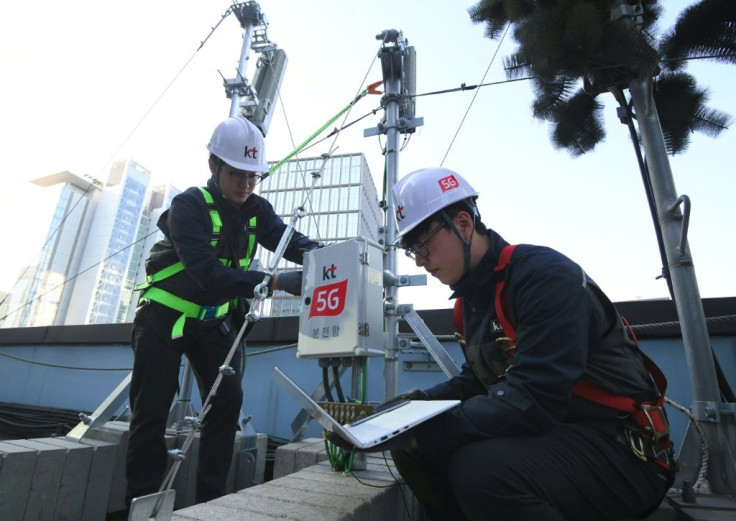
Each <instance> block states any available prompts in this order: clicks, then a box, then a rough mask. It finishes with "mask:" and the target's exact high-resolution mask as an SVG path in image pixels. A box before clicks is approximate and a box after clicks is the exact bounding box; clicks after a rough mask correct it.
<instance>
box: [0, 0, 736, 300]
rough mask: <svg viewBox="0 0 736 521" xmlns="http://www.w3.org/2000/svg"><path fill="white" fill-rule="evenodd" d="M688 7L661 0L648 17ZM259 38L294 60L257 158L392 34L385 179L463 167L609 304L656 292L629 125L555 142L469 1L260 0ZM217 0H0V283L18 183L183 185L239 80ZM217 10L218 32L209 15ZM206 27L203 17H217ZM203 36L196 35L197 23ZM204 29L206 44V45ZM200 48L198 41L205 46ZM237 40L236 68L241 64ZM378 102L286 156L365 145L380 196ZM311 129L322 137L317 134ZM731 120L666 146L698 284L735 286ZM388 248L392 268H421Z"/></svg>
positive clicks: (713, 69) (369, 101) (655, 257)
mask: <svg viewBox="0 0 736 521" xmlns="http://www.w3.org/2000/svg"><path fill="white" fill-rule="evenodd" d="M691 3H692V2H689V1H684V0H668V1H666V2H660V4H662V5H663V7H664V8H665V12H664V16H663V17H662V18H661V19H660V28H661V29H664V28H667V27H669V26H670V25H671V24H672V23H673V22H674V20H675V16H676V14H677V13H678V12H680V11H681V10H682V9H683V8H684V7H685V6H687V5H690V4H691ZM259 5H260V7H261V9H262V11H263V13H264V14H265V16H266V18H267V20H268V22H269V26H268V37H269V39H270V40H271V41H272V42H273V43H275V44H276V45H277V46H278V47H279V48H281V49H284V51H285V52H286V54H287V56H288V60H289V61H288V65H287V68H286V74H285V77H284V82H283V85H282V89H281V94H280V99H279V103H278V107H277V109H276V112H275V114H274V116H273V119H272V122H271V127H270V130H269V132H268V135H267V136H266V146H267V156H268V159H269V160H271V161H275V160H279V159H281V158H283V157H284V156H286V155H287V154H289V153H290V152H291V151H292V150H293V148H294V147H295V146H296V144H299V143H301V142H302V141H303V140H304V139H306V138H307V137H308V136H309V135H310V134H312V133H313V132H314V131H316V130H317V129H318V128H319V127H321V126H322V125H323V124H324V123H325V122H327V121H328V120H329V119H330V118H331V117H332V116H334V115H335V114H336V113H338V112H339V111H340V110H341V109H342V108H343V107H345V106H346V105H347V104H348V103H349V102H350V101H351V100H352V99H353V98H354V97H355V95H356V94H357V93H358V92H360V91H361V90H362V89H364V88H365V87H366V86H367V85H368V84H369V83H373V82H375V81H378V80H381V79H382V73H381V67H380V60H378V58H377V53H378V51H379V46H380V42H379V41H378V40H376V35H377V34H379V33H380V32H381V31H383V30H385V29H398V30H401V31H402V32H403V35H404V37H405V38H406V39H407V40H408V43H409V45H411V46H413V47H414V48H415V49H416V53H417V82H416V83H417V93H418V94H425V93H432V92H436V91H440V90H446V89H455V88H458V87H460V86H461V85H462V84H467V85H475V84H480V83H488V82H501V83H500V84H498V85H493V86H487V87H483V88H481V89H476V90H467V91H462V92H453V93H447V94H436V95H427V96H420V97H418V98H417V104H416V115H417V116H418V117H422V118H423V121H424V124H423V126H421V127H420V128H418V129H417V131H416V132H415V133H414V134H413V135H411V137H410V138H409V139H408V142H406V143H404V142H403V141H402V149H401V152H400V154H399V171H398V176H399V177H402V176H404V175H406V174H407V173H409V172H411V171H413V170H416V169H419V168H424V167H430V166H444V167H447V168H452V169H454V170H456V171H457V172H459V173H460V174H461V175H462V176H464V177H465V179H466V180H467V181H469V182H470V183H471V184H472V185H473V186H474V188H475V189H476V190H477V191H478V192H479V193H480V198H479V207H480V211H481V216H482V219H483V221H484V222H485V223H486V224H487V225H488V226H490V227H491V228H493V229H495V230H496V231H498V232H499V233H500V234H501V235H502V236H503V237H504V238H505V239H506V240H508V241H509V242H511V243H531V244H540V245H545V246H550V247H553V248H555V249H557V250H559V251H561V252H562V253H564V254H566V255H567V256H569V257H571V258H572V259H573V260H575V261H576V262H578V263H579V264H580V265H582V266H583V268H584V269H585V270H586V272H587V273H588V274H589V275H590V276H591V277H592V278H593V279H595V280H596V281H597V282H598V284H599V285H600V286H601V287H602V288H603V289H604V291H605V292H606V293H607V294H608V295H609V297H611V299H612V300H614V301H626V300H635V299H654V298H667V297H668V292H667V287H666V284H665V282H664V281H663V280H661V279H657V276H658V275H659V274H660V273H661V261H660V258H659V251H658V247H657V242H656V238H655V234H654V228H653V224H652V220H651V216H650V213H649V208H648V205H647V201H646V197H645V193H644V189H643V186H642V181H641V177H640V174H639V171H638V167H637V164H636V158H635V155H634V152H633V148H632V145H631V142H630V139H629V135H628V130H627V129H626V127H625V126H624V125H622V124H621V123H620V122H619V121H618V119H617V118H616V107H615V104H614V101H613V98H612V97H611V96H605V97H599V99H600V100H601V101H604V102H605V108H604V114H605V116H606V133H607V136H606V140H605V142H604V143H602V144H600V145H598V146H597V147H596V149H595V150H594V151H593V152H591V153H588V154H586V155H584V156H582V157H578V158H573V157H571V156H570V155H569V154H568V153H567V152H565V151H563V150H555V149H554V147H553V146H552V144H551V142H550V140H549V137H548V136H549V127H548V126H547V124H546V123H544V122H540V121H538V120H535V119H534V118H533V116H532V113H531V108H530V107H531V103H532V101H533V93H532V90H531V88H530V85H528V84H527V83H525V82H514V83H508V82H504V80H505V79H506V75H505V72H504V70H503V60H502V58H503V57H504V56H508V55H509V54H511V53H512V52H513V51H514V49H515V48H516V44H515V42H514V41H513V39H512V37H511V35H510V34H509V35H507V36H506V38H505V39H504V40H503V42H501V43H499V42H498V41H495V40H490V39H488V38H486V37H484V27H483V26H482V25H477V24H473V23H472V22H471V21H470V18H469V15H468V13H467V9H468V8H469V7H471V6H472V5H473V2H472V1H466V2H456V1H448V0H445V1H435V0H403V1H401V2H396V1H393V0H391V1H389V0H374V1H372V2H355V1H348V0H311V1H303V0H261V1H260V2H259ZM229 6H230V2H229V1H227V0H210V1H207V2H203V1H201V0H197V1H195V0H176V1H174V0H156V1H155V2H150V1H143V0H128V1H126V2H119V1H111V0H66V1H64V2H59V1H49V0H37V1H35V2H21V1H19V0H13V1H9V2H2V5H0V45H1V46H2V49H3V51H2V53H1V54H0V83H1V84H2V86H3V87H2V96H0V121H2V124H1V125H0V147H1V148H0V151H1V152H2V154H1V156H0V157H1V158H2V162H0V168H2V170H3V180H4V187H3V189H2V190H1V191H0V223H2V224H1V225H0V243H1V244H3V245H4V246H3V250H4V251H3V253H2V255H0V291H9V290H11V289H12V287H13V285H14V283H15V282H16V280H17V279H18V275H19V273H20V271H21V270H22V269H23V267H24V266H27V265H29V264H32V263H33V262H34V261H35V259H36V257H37V255H38V253H39V252H40V249H41V246H42V244H43V241H44V238H45V234H46V232H47V228H48V225H49V221H50V217H51V212H52V211H53V208H54V204H55V199H54V196H55V192H54V190H51V189H42V188H39V187H37V186H35V185H33V184H31V183H30V182H29V181H30V180H31V179H35V178H39V177H43V176H46V175H49V174H52V173H56V172H60V171H64V170H68V171H71V172H73V173H75V174H77V175H80V176H84V175H89V176H92V177H96V178H98V179H102V180H104V179H105V178H106V176H107V171H108V169H109V165H110V163H111V161H113V160H120V159H126V158H130V159H133V160H135V161H136V162H138V163H139V164H141V165H142V166H144V167H145V168H148V169H149V170H151V171H152V173H153V175H154V182H155V183H165V182H168V183H172V184H174V185H175V186H177V187H179V188H186V187H188V186H193V185H202V184H204V183H205V181H206V179H207V177H208V170H207V163H206V162H207V152H206V150H205V145H206V143H207V141H208V139H209V137H210V135H211V133H212V130H213V129H214V127H215V126H216V125H217V123H218V122H219V121H220V120H222V119H224V118H225V117H227V116H228V114H229V110H230V100H228V99H227V98H226V96H225V91H224V89H223V86H222V80H223V77H225V78H230V77H233V76H234V74H235V70H236V67H237V62H238V58H239V56H240V50H241V46H242V29H241V28H240V25H239V24H238V22H237V19H236V18H235V17H234V16H232V15H231V16H228V17H226V18H225V19H223V20H221V18H222V16H223V14H224V13H225V12H226V10H227V9H228V7H229ZM220 21H221V23H220V24H219V26H217V24H218V22H220ZM215 26H217V28H216V29H215V30H214V31H212V28H213V27H215ZM208 36H209V37H208ZM205 40H206V41H205ZM203 41H204V43H203V44H201V42H203ZM255 61H256V57H255V55H254V54H251V58H250V61H249V68H248V69H247V73H246V76H247V77H248V78H252V72H249V71H252V67H253V66H254V64H255ZM687 71H688V72H690V73H692V74H694V75H695V76H696V77H697V79H698V82H699V85H701V86H703V87H707V88H708V89H709V92H710V102H709V105H710V106H711V107H713V108H717V109H719V110H722V111H724V112H727V113H729V114H731V115H733V116H736V98H735V97H734V96H733V85H734V84H735V83H736V69H735V68H734V67H733V66H732V65H730V66H729V65H724V64H718V63H710V62H705V61H699V62H691V63H690V64H689V65H688V68H687ZM379 107H380V96H367V97H365V98H363V99H362V100H360V101H359V102H358V103H356V105H355V106H354V107H353V109H352V110H351V111H350V112H349V113H348V115H347V116H345V117H344V118H341V119H339V120H338V122H337V123H335V125H334V126H337V125H338V124H339V123H341V122H343V121H346V122H351V121H353V120H355V119H357V118H358V117H361V116H364V115H366V114H367V115H368V117H366V118H365V119H363V120H362V121H360V122H359V123H357V124H355V125H352V126H351V127H349V128H348V129H346V130H345V131H343V132H341V133H340V134H339V136H338V138H337V139H334V138H329V139H325V140H324V141H322V142H321V143H320V144H318V145H315V146H314V147H312V148H310V149H309V150H308V151H305V152H303V153H301V154H300V155H299V157H301V158H304V157H313V156H319V155H321V154H323V153H326V152H328V151H329V150H331V149H332V150H333V152H334V153H356V152H362V153H364V154H365V155H366V158H367V161H368V165H369V167H370V169H371V172H372V174H373V177H374V180H375V182H376V186H377V187H378V190H379V193H381V192H382V190H383V186H382V173H383V156H382V153H381V150H382V146H383V145H384V144H385V136H381V137H369V138H366V137H363V131H364V130H365V129H368V128H373V127H375V126H376V125H377V123H378V122H379V121H380V118H381V116H382V113H381V111H380V110H379V111H377V112H376V113H375V114H372V113H371V112H372V111H374V110H375V109H378V108H379ZM324 135H326V133H325V134H323V135H322V136H320V137H324ZM734 150H736V128H731V129H729V130H727V131H725V132H724V133H723V134H722V135H721V136H720V137H719V138H717V139H712V138H710V137H707V136H705V135H699V134H695V135H693V138H692V142H691V144H690V147H689V149H688V150H687V151H686V152H685V153H683V154H680V155H678V156H675V157H671V158H670V165H671V168H672V171H673V176H674V182H675V186H676V188H677V191H678V193H680V194H686V195H688V196H689V197H690V199H691V205H692V216H691V222H690V228H689V236H688V239H689V245H690V249H691V252H692V256H693V260H694V265H695V273H696V277H697V282H698V287H699V291H700V295H701V296H702V297H726V296H736V277H734V275H733V267H734V264H735V263H734V258H736V240H735V239H736V218H734V215H733V210H732V209H733V205H734V196H735V195H736V176H734V167H733V165H732V163H731V161H733V159H732V158H733V151H734ZM400 257H401V259H402V260H401V261H400V262H399V266H398V271H399V273H400V274H408V275H416V274H420V273H423V270H420V269H418V268H416V267H415V266H413V264H412V263H411V262H409V261H408V259H404V258H403V256H400ZM449 294H450V292H449V289H448V288H446V287H444V286H442V285H441V284H439V283H438V282H437V281H434V280H431V278H430V280H429V281H428V285H427V286H420V287H413V288H402V289H400V291H399V301H400V302H402V303H413V304H414V305H415V307H416V308H417V309H437V308H444V307H450V306H451V302H450V301H448V300H447V299H448V296H449Z"/></svg>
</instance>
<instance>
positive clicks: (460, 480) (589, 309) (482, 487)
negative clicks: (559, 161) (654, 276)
mask: <svg viewBox="0 0 736 521" xmlns="http://www.w3.org/2000/svg"><path fill="white" fill-rule="evenodd" d="M393 192H394V200H395V202H396V208H397V212H396V219H397V224H398V231H399V233H398V238H397V243H398V245H399V246H400V247H402V248H404V249H405V250H406V254H407V255H408V256H410V257H411V258H413V259H414V260H415V261H416V264H417V266H421V267H424V268H425V269H426V270H427V271H428V272H429V273H430V274H431V275H432V276H434V277H436V278H437V279H439V280H440V281H441V282H442V283H443V284H446V285H448V286H450V288H451V289H452V290H453V292H454V293H453V296H454V297H455V298H456V299H457V300H456V302H458V303H459V304H460V305H461V308H459V309H458V310H457V311H458V312H459V313H461V316H462V323H461V324H456V325H459V328H462V330H463V333H464V336H465V341H464V343H465V357H466V363H465V364H463V368H462V372H461V373H460V374H459V375H458V376H456V377H454V378H452V379H450V380H449V381H447V382H443V383H441V384H439V385H436V386H434V387H432V388H430V389H426V390H424V391H414V392H412V393H411V396H409V397H410V398H413V399H416V398H424V399H426V400H430V403H431V401H435V400H460V403H459V405H457V406H455V407H453V408H451V409H449V410H447V411H445V412H443V413H441V414H439V415H436V416H434V417H432V418H430V419H428V420H426V421H424V422H422V423H419V424H417V425H416V426H414V427H412V428H411V429H409V430H406V431H405V432H403V433H401V434H400V435H398V436H396V437H394V438H391V439H388V440H387V441H385V442H383V443H382V444H378V445H375V446H373V447H371V448H369V449H368V450H372V451H375V450H386V449H391V453H392V456H393V459H394V463H395V464H396V467H397V469H398V470H399V471H400V473H401V475H402V477H403V478H404V480H405V481H406V482H407V484H408V485H409V486H410V487H411V489H412V491H413V492H414V494H415V496H416V497H417V498H418V499H419V500H420V501H421V502H422V503H423V504H424V506H425V507H426V509H427V512H428V514H429V517H430V518H431V519H432V520H433V521H437V520H452V521H458V520H463V519H470V520H488V519H492V520H493V521H503V520H513V521H523V520H534V521H539V520H544V521H561V520H574V521H577V520H586V521H595V520H612V519H621V518H639V517H643V516H646V515H647V514H648V513H649V512H651V511H653V510H654V509H656V508H657V506H658V505H659V503H660V501H661V500H662V498H663V497H664V495H665V493H666V492H667V490H668V488H669V487H670V486H671V484H672V481H673V479H674V471H675V469H674V466H675V462H674V458H673V452H672V447H671V442H670V441H669V438H668V427H667V422H666V415H665V413H664V410H663V409H662V401H663V398H664V388H665V386H666V382H665V381H664V377H663V376H662V374H661V372H659V370H658V369H657V368H656V366H655V365H654V364H653V363H651V361H649V360H648V359H647V358H646V357H645V356H643V353H641V352H640V351H639V349H638V347H637V345H636V341H635V338H634V337H633V333H630V330H629V329H628V328H627V326H626V324H625V321H624V320H622V318H621V316H620V315H619V314H618V312H617V311H616V309H615V307H614V306H613V304H612V303H611V301H610V300H609V299H608V298H607V297H606V296H605V295H604V293H603V292H602V291H601V290H600V289H599V288H598V286H597V285H596V284H595V282H593V280H591V279H590V277H588V275H587V274H586V273H585V272H584V271H583V270H582V268H581V267H580V266H578V265H577V264H575V263H574V262H573V261H571V260H570V259H568V258H567V257H565V256H564V255H562V254H560V253H559V252H557V251H555V250H552V249H550V248H546V247H540V246H532V245H526V244H525V245H519V246H518V247H513V246H509V244H508V243H507V242H506V241H505V240H504V239H503V238H502V237H501V236H500V235H498V234H497V233H496V232H495V231H493V230H490V229H487V228H486V227H485V225H484V224H483V223H482V222H481V220H480V215H479V213H478V210H477V207H476V199H477V195H478V194H477V193H476V192H475V190H474V189H473V188H472V187H471V186H470V185H469V184H468V183H467V182H466V181H465V180H464V179H463V178H462V177H461V176H460V175H458V174H457V173H455V172H453V171H450V170H447V169H442V168H431V169H424V170H419V171H416V172H413V173H411V174H409V175H407V176H406V177H404V178H402V179H401V180H400V181H399V182H398V183H397V184H396V185H395V186H394V188H393ZM456 316H457V315H456ZM642 413H645V414H642ZM337 436H342V434H341V433H339V432H338V431H333V432H332V434H331V435H330V439H332V440H333V441H339V440H338V439H337ZM343 438H344V437H343ZM340 443H343V445H346V444H347V445H355V444H354V443H352V442H351V441H349V440H348V441H347V442H346V441H342V442H340ZM353 449H354V450H360V449H356V448H355V447H353Z"/></svg>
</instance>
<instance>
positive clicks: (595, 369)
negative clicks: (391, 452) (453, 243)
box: [415, 231, 657, 449]
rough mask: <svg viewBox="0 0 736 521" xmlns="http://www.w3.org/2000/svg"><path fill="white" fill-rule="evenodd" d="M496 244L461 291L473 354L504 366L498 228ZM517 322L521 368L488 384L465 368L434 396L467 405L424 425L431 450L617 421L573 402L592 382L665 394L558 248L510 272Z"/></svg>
mask: <svg viewBox="0 0 736 521" xmlns="http://www.w3.org/2000/svg"><path fill="white" fill-rule="evenodd" d="M489 237H490V240H491V246H490V248H489V249H488V251H487V252H486V254H485V256H484V257H483V258H482V259H481V261H480V262H479V263H478V265H477V266H476V267H475V269H474V270H472V271H471V273H469V274H468V275H467V276H466V277H465V278H464V279H463V280H462V281H461V282H460V283H458V284H457V285H456V286H453V287H452V289H453V290H454V292H455V293H454V295H453V296H454V297H459V298H461V299H462V304H463V322H464V333H465V338H466V341H467V342H468V350H469V349H470V348H471V345H474V346H475V347H476V348H477V349H478V350H479V351H480V352H481V353H485V354H484V356H485V357H486V358H487V359H489V360H490V359H493V358H496V359H498V358H499V357H500V356H501V355H499V353H498V352H497V348H496V344H495V339H496V338H498V337H500V336H507V335H505V334H504V333H503V330H502V329H501V328H500V323H499V322H498V319H497V316H496V309H495V305H494V298H495V291H496V282H497V281H496V274H494V271H493V269H494V268H495V266H496V265H497V263H498V256H499V255H500V253H501V250H502V249H503V247H504V246H506V245H507V244H508V243H507V242H506V241H504V240H503V238H501V236H500V235H498V234H497V233H495V232H494V231H489ZM506 288H507V289H506V293H507V295H508V307H509V310H508V311H509V314H510V315H511V316H510V317H509V318H510V319H511V321H512V323H513V324H514V325H515V326H516V332H517V337H516V352H515V355H514V363H513V365H512V366H511V367H510V368H509V369H508V371H507V372H506V374H505V377H502V378H501V379H497V381H496V382H495V383H490V384H489V385H488V386H487V385H486V384H484V383H482V381H481V379H480V378H479V377H478V373H482V372H484V371H490V370H492V369H488V368H487V367H485V364H482V365H484V367H482V368H478V371H476V370H474V368H473V367H472V366H471V364H470V363H465V364H463V367H462V372H461V374H460V375H458V376H456V377H454V378H452V379H450V380H448V381H447V382H443V383H441V384H439V385H436V386H435V387H432V388H430V389H428V390H427V392H428V394H429V395H430V397H431V398H432V399H460V400H462V402H461V404H460V405H459V406H458V407H456V408H454V409H452V410H450V411H448V412H447V413H444V414H442V415H440V416H438V417H436V418H434V419H432V420H430V421H428V422H425V423H424V424H422V425H420V426H418V427H417V428H415V436H416V439H417V443H418V444H419V446H420V447H421V448H422V449H454V448H456V447H458V446H460V445H463V444H465V443H468V442H471V441H475V440H480V439H486V438H493V437H500V436H513V435H533V434H541V433H544V432H547V431H549V430H550V429H551V428H552V427H553V426H555V425H556V424H558V423H560V422H580V421H583V422H585V421H595V422H601V421H603V422H608V421H616V419H617V418H618V417H619V416H621V414H620V413H619V412H618V411H615V410H613V409H609V408H608V407H604V406H602V405H598V404H595V403H593V402H590V401H588V400H584V399H582V398H579V397H573V395H572V387H573V385H574V384H575V382H577V381H578V380H579V379H581V378H582V379H585V380H587V381H590V382H592V383H595V384H597V385H599V386H600V387H603V388H604V389H606V390H608V391H611V392H613V393H615V394H619V395H626V396H630V397H632V398H634V399H637V400H642V399H652V398H653V397H654V396H656V394H657V392H656V388H655V385H654V383H653V381H652V380H651V378H650V376H649V372H648V370H647V368H646V366H645V365H644V363H643V361H642V359H641V358H640V356H639V355H638V354H637V348H636V345H635V344H634V342H633V341H632V340H631V339H630V338H629V336H628V334H627V332H626V330H625V326H624V323H623V321H622V319H621V317H620V315H619V314H618V312H617V311H616V309H615V308H614V306H613V304H612V303H611V301H610V300H609V299H608V298H607V297H606V296H605V295H604V294H603V292H602V291H601V290H600V289H599V288H598V286H597V285H596V284H595V283H594V282H593V281H592V280H591V279H590V278H589V277H588V276H587V275H586V273H585V272H584V271H583V270H582V268H581V267H580V266H578V265H577V264H575V263H574V262H572V261H571V260H570V259H568V258H567V257H565V256H564V255H562V254H561V253H559V252H557V251H555V250H552V249H550V248H546V247H541V246H532V245H527V244H522V245H519V246H518V247H517V248H516V250H515V251H514V254H513V257H512V260H511V264H510V266H509V269H508V272H507V285H506Z"/></svg>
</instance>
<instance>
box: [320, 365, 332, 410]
mask: <svg viewBox="0 0 736 521" xmlns="http://www.w3.org/2000/svg"><path fill="white" fill-rule="evenodd" d="M322 387H324V389H325V398H326V399H327V401H328V402H334V401H335V400H334V398H332V391H330V377H329V373H328V372H327V366H324V367H323V368H322Z"/></svg>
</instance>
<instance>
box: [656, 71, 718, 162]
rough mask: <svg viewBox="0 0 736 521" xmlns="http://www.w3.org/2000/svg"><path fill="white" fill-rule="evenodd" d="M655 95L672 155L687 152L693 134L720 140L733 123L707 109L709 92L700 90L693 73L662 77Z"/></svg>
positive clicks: (663, 75) (662, 75)
mask: <svg viewBox="0 0 736 521" xmlns="http://www.w3.org/2000/svg"><path fill="white" fill-rule="evenodd" d="M653 95H654V102H655V104H656V106H657V109H658V114H659V120H660V124H661V125H662V134H663V135H664V141H665V145H666V147H667V152H669V153H670V154H678V153H681V152H684V151H685V150H687V147H688V145H689V144H690V138H691V135H692V133H693V132H696V131H698V132H702V133H704V134H706V135H708V136H711V137H716V136H717V135H718V134H720V133H721V131H723V130H725V129H726V128H728V126H729V125H730V123H731V119H732V118H731V117H730V116H729V115H728V114H725V113H723V112H720V111H718V110H715V109H711V108H708V107H707V106H706V103H707V102H708V92H707V90H706V89H701V88H699V87H698V85H697V82H696V80H695V78H694V77H693V76H692V75H690V74H687V73H684V72H672V73H664V74H661V75H660V76H659V77H658V78H657V80H656V83H655V88H654V92H653Z"/></svg>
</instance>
